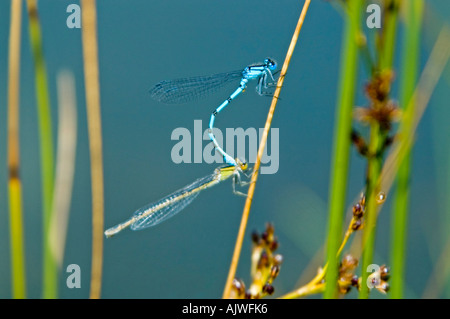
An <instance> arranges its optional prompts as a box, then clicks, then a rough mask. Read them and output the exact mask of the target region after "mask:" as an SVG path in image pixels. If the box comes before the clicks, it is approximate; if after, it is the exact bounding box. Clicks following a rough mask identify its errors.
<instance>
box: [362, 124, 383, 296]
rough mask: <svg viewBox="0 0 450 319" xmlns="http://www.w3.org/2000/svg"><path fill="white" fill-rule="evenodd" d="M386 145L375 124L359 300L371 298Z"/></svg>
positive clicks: (372, 131)
mask: <svg viewBox="0 0 450 319" xmlns="http://www.w3.org/2000/svg"><path fill="white" fill-rule="evenodd" d="M382 143H384V136H383V133H382V132H381V130H380V124H379V123H378V122H373V123H372V124H371V126H370V142H369V154H377V155H372V156H370V157H369V160H368V178H367V186H366V192H365V193H366V212H365V218H366V220H365V226H364V234H363V239H362V241H363V249H364V252H363V256H362V268H361V269H362V270H361V273H362V276H361V277H362V279H361V281H362V284H361V289H360V292H359V298H361V299H366V298H368V297H369V286H368V285H366V283H367V278H368V276H369V275H370V274H369V273H368V272H367V271H366V269H367V268H368V266H369V265H370V264H372V260H373V255H374V253H375V237H376V236H375V235H376V223H377V205H376V198H375V196H376V195H377V194H378V192H379V184H378V182H379V177H380V173H381V167H382V163H383V159H382V156H381V154H379V150H380V148H381V147H382Z"/></svg>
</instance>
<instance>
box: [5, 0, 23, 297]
mask: <svg viewBox="0 0 450 319" xmlns="http://www.w3.org/2000/svg"><path fill="white" fill-rule="evenodd" d="M21 17H22V0H14V1H11V22H10V30H9V32H10V33H9V52H8V61H9V64H8V174H9V179H8V193H9V218H10V219H9V228H10V245H11V288H12V297H13V298H16V299H19V298H20V299H22V298H26V285H25V275H26V274H25V253H24V250H25V248H24V243H23V221H22V187H21V183H20V177H19V166H20V161H19V85H20V81H19V77H20V33H21V24H22V22H21Z"/></svg>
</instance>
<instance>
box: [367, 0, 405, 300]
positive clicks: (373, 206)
mask: <svg viewBox="0 0 450 319" xmlns="http://www.w3.org/2000/svg"><path fill="white" fill-rule="evenodd" d="M398 8H399V1H398V0H389V1H385V4H384V9H385V11H384V12H385V15H384V25H383V29H382V30H383V31H382V34H381V35H380V38H379V45H378V47H377V50H378V51H379V52H378V53H379V54H378V57H379V60H378V67H377V69H378V71H380V72H383V71H384V70H391V69H392V68H393V60H394V51H395V43H396V42H395V39H396V33H397V18H398ZM370 129H371V132H370V141H369V154H371V156H370V157H369V160H368V174H369V175H368V179H367V185H366V198H367V204H366V222H365V226H364V234H363V249H364V252H363V256H362V268H361V269H362V271H361V273H362V285H361V289H360V293H359V298H361V299H366V298H368V297H369V291H370V289H369V285H367V284H366V283H367V278H368V277H369V275H370V273H369V272H367V271H366V269H368V267H369V265H371V264H372V263H373V256H374V254H375V239H376V223H377V215H378V211H377V202H376V196H377V194H378V192H379V191H380V189H379V184H378V181H379V177H380V173H381V168H382V165H383V156H382V150H383V144H384V141H385V139H386V134H387V132H384V131H383V130H381V129H380V125H379V123H377V122H374V123H372V124H371V127H370Z"/></svg>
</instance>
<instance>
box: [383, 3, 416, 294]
mask: <svg viewBox="0 0 450 319" xmlns="http://www.w3.org/2000/svg"><path fill="white" fill-rule="evenodd" d="M404 5H405V9H406V10H405V12H406V16H405V31H404V41H403V56H402V68H401V70H402V76H401V78H400V105H401V106H402V107H403V109H404V110H406V106H407V105H408V102H409V101H410V100H411V97H412V95H413V92H414V88H415V86H416V80H417V66H418V62H419V50H420V33H421V32H420V29H421V24H422V23H421V22H422V14H423V1H417V0H413V1H405V3H404ZM408 107H410V108H412V110H410V111H411V112H413V113H414V107H415V103H414V101H412V103H411V104H409V105H408ZM412 119H413V118H412V117H407V118H404V119H403V121H402V122H401V125H402V126H403V129H401V130H409V129H410V127H411V125H412ZM410 167H411V157H410V152H408V154H406V155H405V158H404V160H403V161H402V162H401V164H400V167H399V170H398V173H397V188H396V193H395V201H394V204H393V211H392V230H391V233H392V252H391V268H392V276H391V277H392V279H391V281H390V285H391V298H395V299H397V298H402V297H403V287H404V278H405V274H404V273H405V258H406V240H407V238H406V237H407V231H406V230H407V225H408V208H409V207H408V206H409V205H408V202H409V175H410Z"/></svg>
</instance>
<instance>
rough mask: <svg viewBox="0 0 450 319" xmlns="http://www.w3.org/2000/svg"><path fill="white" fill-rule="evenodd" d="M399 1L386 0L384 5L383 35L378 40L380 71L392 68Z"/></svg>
mask: <svg viewBox="0 0 450 319" xmlns="http://www.w3.org/2000/svg"><path fill="white" fill-rule="evenodd" d="M399 5H400V4H399V0H386V1H385V5H384V11H385V12H384V17H383V19H384V25H383V31H382V32H383V33H382V36H381V38H380V42H381V43H380V44H381V48H380V55H379V56H380V61H379V65H380V69H381V70H383V69H390V68H392V64H393V59H394V51H395V43H396V42H395V39H396V34H397V20H398V10H399Z"/></svg>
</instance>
